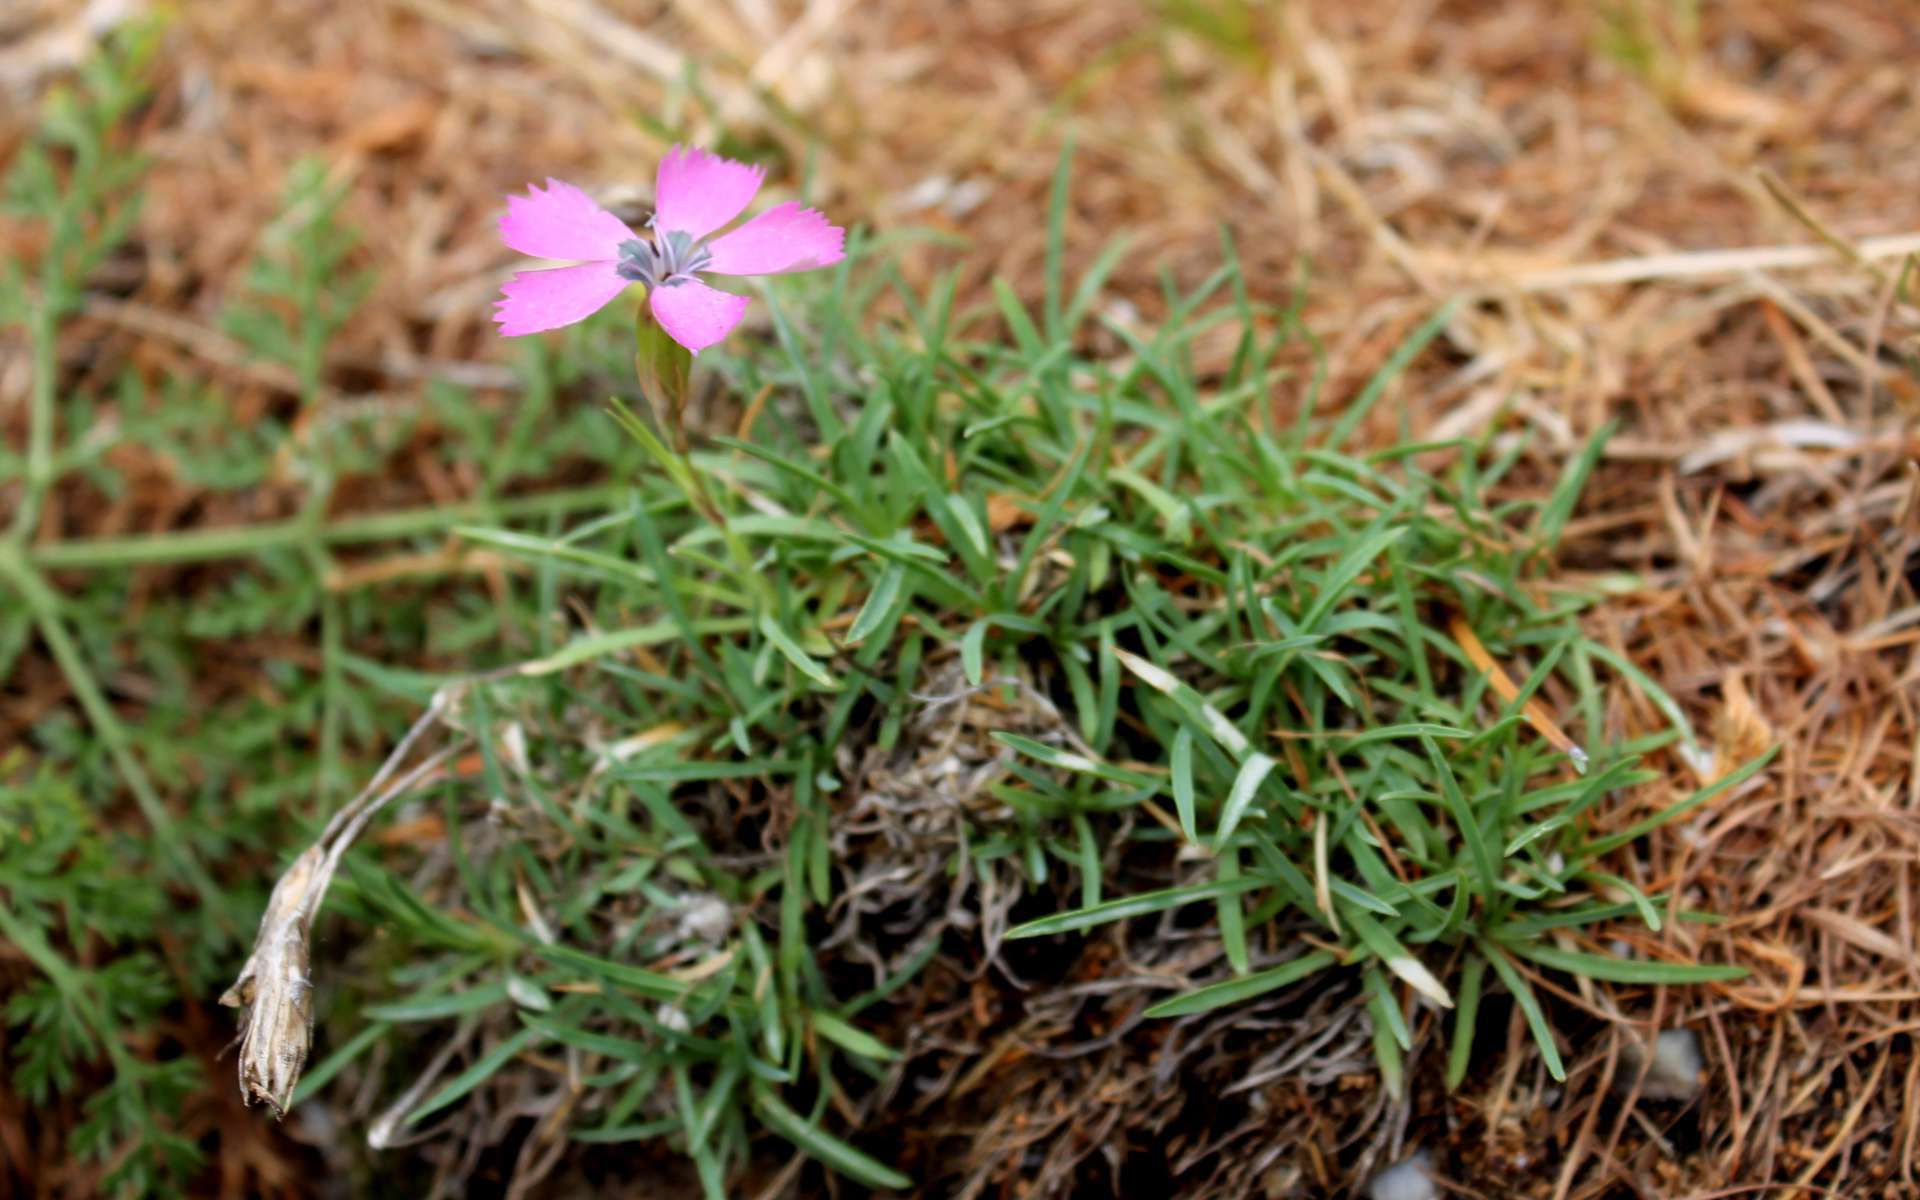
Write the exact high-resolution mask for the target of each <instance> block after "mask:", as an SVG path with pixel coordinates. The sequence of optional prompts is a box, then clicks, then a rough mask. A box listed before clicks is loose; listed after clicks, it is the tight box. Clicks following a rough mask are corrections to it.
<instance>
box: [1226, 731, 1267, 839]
mask: <svg viewBox="0 0 1920 1200" xmlns="http://www.w3.org/2000/svg"><path fill="white" fill-rule="evenodd" d="M1275 765H1276V764H1275V762H1274V760H1273V759H1271V758H1268V757H1267V756H1266V755H1264V754H1260V753H1257V752H1256V753H1254V754H1252V755H1249V756H1248V758H1247V761H1246V762H1244V763H1241V764H1240V771H1239V773H1238V774H1237V775H1235V776H1234V778H1233V787H1232V789H1231V790H1230V791H1228V793H1227V802H1226V804H1225V805H1223V806H1222V807H1221V809H1220V824H1219V826H1218V827H1217V828H1216V829H1215V830H1214V834H1213V844H1214V846H1215V847H1216V848H1218V847H1221V846H1224V845H1226V843H1227V839H1228V838H1230V837H1232V836H1233V831H1234V830H1235V829H1237V828H1239V827H1240V820H1241V818H1243V817H1245V816H1246V815H1247V810H1248V809H1249V808H1250V807H1252V805H1253V799H1254V796H1255V795H1256V794H1257V793H1258V792H1259V791H1260V785H1261V784H1262V783H1263V782H1265V781H1266V778H1267V776H1268V774H1270V773H1271V772H1272V771H1273V768H1274V766H1275Z"/></svg>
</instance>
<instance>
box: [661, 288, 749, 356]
mask: <svg viewBox="0 0 1920 1200" xmlns="http://www.w3.org/2000/svg"><path fill="white" fill-rule="evenodd" d="M649 303H650V304H651V305H652V306H653V316H654V319H655V320H657V321H659V322H660V328H662V329H664V330H666V331H667V336H668V337H670V338H672V339H673V340H674V341H676V342H679V343H680V344H681V345H682V346H685V347H686V348H687V349H689V350H691V351H693V352H694V353H695V354H698V353H700V352H701V351H702V350H705V349H706V348H707V347H708V346H711V345H713V344H714V343H715V342H717V341H719V340H720V339H721V338H723V337H726V336H727V334H728V333H729V332H731V331H732V329H733V327H734V326H735V325H738V324H739V323H740V315H741V314H742V313H744V312H746V311H747V298H746V297H745V296H735V295H732V294H731V293H728V292H723V291H721V290H719V289H718V288H710V287H708V286H707V285H706V284H704V283H701V282H700V281H699V280H698V279H686V278H681V279H676V280H674V281H673V282H672V283H663V284H661V285H660V286H659V287H657V288H654V289H653V296H652V297H651V299H650V301H649Z"/></svg>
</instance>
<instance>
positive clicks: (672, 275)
mask: <svg viewBox="0 0 1920 1200" xmlns="http://www.w3.org/2000/svg"><path fill="white" fill-rule="evenodd" d="M712 261H713V255H712V253H711V252H709V251H708V250H707V247H706V244H705V243H704V242H696V241H694V240H693V238H692V237H691V236H690V235H689V234H687V233H686V232H684V231H682V230H678V229H674V230H669V231H667V232H666V233H656V234H655V235H654V239H653V240H652V241H651V242H643V241H641V240H640V239H639V238H632V239H629V240H628V241H624V242H622V243H620V265H619V266H617V267H615V268H614V270H615V271H617V272H618V273H619V275H620V277H621V278H622V279H631V280H634V281H635V282H637V283H644V284H646V285H647V286H648V287H650V288H652V287H672V286H673V285H675V284H677V283H683V282H685V281H686V280H687V279H690V278H692V276H693V272H695V271H698V270H700V269H701V268H703V267H705V266H706V265H707V264H708V263H709V262H712Z"/></svg>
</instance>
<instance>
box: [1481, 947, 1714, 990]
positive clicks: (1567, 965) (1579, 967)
mask: <svg viewBox="0 0 1920 1200" xmlns="http://www.w3.org/2000/svg"><path fill="white" fill-rule="evenodd" d="M1501 945H1503V946H1505V947H1507V948H1508V949H1510V950H1512V951H1513V952H1514V953H1515V954H1518V955H1520V956H1522V957H1524V958H1530V959H1532V960H1533V961H1534V962H1537V963H1539V964H1540V965H1541V966H1543V967H1551V968H1553V969H1554V970H1556V971H1565V972H1567V973H1568V974H1570V975H1585V976H1587V977H1588V978H1589V979H1604V980H1607V981H1608V982H1610V983H1670V984H1687V983H1726V982H1728V981H1730V980H1735V979H1745V978H1746V977H1747V969H1746V968H1745V967H1736V966H1732V965H1730V964H1724V963H1672V962H1654V961H1648V960H1644V959H1632V958H1615V957H1613V956H1612V955H1608V954H1588V953H1586V952H1584V951H1580V950H1561V949H1559V948H1557V947H1554V946H1548V945H1545V944H1543V943H1541V942H1537V941H1531V940H1527V941H1512V942H1502V943H1501Z"/></svg>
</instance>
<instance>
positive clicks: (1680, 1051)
mask: <svg viewBox="0 0 1920 1200" xmlns="http://www.w3.org/2000/svg"><path fill="white" fill-rule="evenodd" d="M1644 1054H1645V1051H1644V1050H1643V1049H1642V1047H1641V1045H1640V1043H1639V1042H1637V1041H1634V1042H1628V1043H1627V1046H1626V1050H1625V1052H1624V1053H1622V1054H1621V1056H1620V1058H1621V1063H1622V1065H1623V1066H1624V1067H1625V1068H1626V1069H1625V1070H1624V1071H1623V1072H1619V1073H1616V1074H1615V1076H1614V1078H1615V1083H1614V1086H1615V1087H1616V1088H1617V1089H1619V1090H1620V1091H1622V1092H1624V1091H1626V1090H1627V1089H1629V1088H1631V1087H1632V1086H1633V1082H1634V1080H1635V1079H1636V1078H1637V1077H1638V1076H1639V1074H1640V1067H1641V1064H1642V1063H1643V1062H1645V1061H1646V1060H1645V1057H1644ZM1706 1065H1707V1064H1706V1060H1705V1059H1704V1058H1702V1057H1701V1055H1700V1039H1699V1038H1697V1037H1695V1036H1694V1034H1693V1030H1691V1029H1665V1030H1662V1031H1661V1032H1660V1035H1659V1036H1658V1037H1656V1038H1654V1039H1653V1061H1652V1063H1650V1064H1648V1065H1647V1077H1646V1078H1645V1079H1644V1080H1642V1081H1641V1083H1640V1095H1641V1096H1642V1097H1643V1098H1645V1099H1648V1100H1692V1099H1693V1098H1694V1097H1696V1096H1698V1095H1699V1094H1700V1076H1701V1074H1702V1072H1704V1071H1705V1070H1706Z"/></svg>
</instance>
